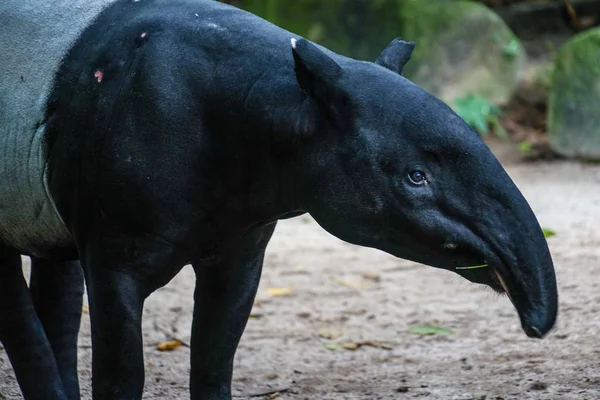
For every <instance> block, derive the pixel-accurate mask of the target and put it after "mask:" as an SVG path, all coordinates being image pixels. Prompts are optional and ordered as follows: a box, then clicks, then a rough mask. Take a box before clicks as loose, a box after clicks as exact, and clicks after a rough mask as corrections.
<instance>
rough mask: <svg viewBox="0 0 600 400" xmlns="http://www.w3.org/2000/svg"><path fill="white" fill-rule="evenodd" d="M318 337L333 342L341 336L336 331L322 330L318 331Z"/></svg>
mask: <svg viewBox="0 0 600 400" xmlns="http://www.w3.org/2000/svg"><path fill="white" fill-rule="evenodd" d="M319 336H320V337H322V338H323V339H329V340H335V339H337V338H339V337H340V336H341V334H340V332H339V331H338V330H337V329H333V328H323V329H320V330H319Z"/></svg>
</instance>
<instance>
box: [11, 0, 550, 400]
mask: <svg viewBox="0 0 600 400" xmlns="http://www.w3.org/2000/svg"><path fill="white" fill-rule="evenodd" d="M407 39H409V38H407ZM414 46H415V43H414V42H412V41H406V40H404V39H400V38H396V39H393V40H392V41H391V43H390V44H389V45H388V47H387V48H385V49H384V50H383V52H382V53H381V55H380V56H379V58H378V59H377V60H375V61H374V62H370V61H360V60H355V59H352V58H348V57H345V56H343V55H340V54H337V53H335V52H333V51H331V50H328V49H327V48H324V47H322V46H320V45H318V44H315V43H313V42H311V41H309V40H307V39H305V38H303V37H301V36H299V35H296V34H293V33H291V32H288V31H286V30H284V29H281V28H279V27H277V26H275V25H273V24H271V23H269V22H267V21H265V20H263V19H261V18H259V17H257V16H255V15H252V14H250V13H248V12H246V11H243V10H240V9H238V8H235V7H233V6H229V5H225V4H222V3H219V2H216V1H212V0H211V1H209V0H85V1H84V0H52V1H49V0H3V1H2V2H1V3H0V244H1V247H0V341H1V342H2V344H3V346H4V348H5V350H6V352H7V354H8V357H9V358H10V361H11V363H12V366H13V369H14V372H15V375H16V377H17V380H18V382H19V385H20V388H21V390H22V392H23V395H24V397H25V398H27V399H44V400H49V399H78V398H79V397H80V394H79V384H78V376H77V334H78V328H79V322H80V318H81V303H82V293H83V288H84V283H85V287H86V288H87V295H88V301H89V307H90V318H91V329H92V345H93V346H92V347H93V349H92V353H93V361H92V371H93V377H92V395H93V398H94V399H140V398H141V396H142V392H143V387H144V362H143V349H142V333H141V325H140V322H141V318H142V308H143V304H144V300H145V299H146V298H147V296H149V295H150V294H151V293H152V292H153V291H155V290H156V289H157V288H160V287H162V286H164V285H165V284H167V283H168V282H169V281H170V280H171V279H172V278H173V277H174V276H175V275H176V274H177V273H178V272H179V271H180V269H181V268H182V267H183V266H184V265H188V264H191V265H193V267H194V270H195V273H196V289H195V294H194V314H193V326H192V338H191V373H190V393H191V398H192V399H205V400H208V399H229V398H231V378H232V369H233V359H234V354H235V351H236V348H237V345H238V341H239V340H240V337H241V335H242V332H243V330H244V328H245V325H246V321H247V318H248V316H249V313H250V310H251V308H252V304H253V299H254V297H255V294H256V290H257V285H258V283H259V279H260V274H261V268H262V264H263V258H264V254H265V248H266V247H267V244H268V242H269V240H270V238H271V236H272V234H273V231H274V229H275V225H276V223H277V221H278V220H281V219H286V218H291V217H295V216H298V215H301V214H304V213H308V214H309V215H310V216H312V218H314V219H315V220H316V221H317V223H318V224H319V225H320V226H322V227H323V228H324V229H325V230H327V231H328V232H330V233H331V234H333V235H335V236H336V237H338V238H340V239H342V240H344V241H346V242H349V243H352V244H356V245H360V246H367V247H371V248H376V249H379V250H381V251H384V252H387V253H389V254H391V255H393V256H396V257H399V258H403V259H407V260H412V261H415V262H418V263H422V264H426V265H429V266H433V267H436V268H442V269H446V270H449V271H454V272H456V273H458V274H460V275H461V276H463V277H464V278H466V279H468V280H469V281H472V282H475V283H478V284H484V285H488V286H489V287H491V288H493V289H495V290H496V291H498V292H501V293H506V294H507V295H508V296H509V298H510V299H511V300H512V302H513V304H514V306H515V308H516V311H517V313H518V315H519V318H520V322H521V325H522V327H523V330H524V332H525V333H526V334H527V335H528V336H530V337H534V338H541V337H543V336H545V335H546V334H547V333H548V332H549V331H550V330H551V329H552V328H553V326H554V324H555V320H556V316H557V310H558V294H557V287H556V286H557V285H556V279H555V273H554V267H553V261H552V257H551V254H550V252H549V249H548V246H547V243H546V239H545V238H544V235H543V233H542V230H541V229H540V226H539V223H538V221H537V218H536V216H535V215H534V213H533V211H532V209H531V208H530V206H529V205H528V203H527V201H526V200H525V198H524V196H523V195H522V194H521V192H520V191H519V189H518V188H517V187H516V185H515V183H514V182H513V181H512V180H511V178H510V177H509V175H508V174H507V172H506V171H505V170H504V169H503V167H502V166H501V164H500V163H499V161H498V160H497V159H496V158H495V156H494V155H493V153H492V152H491V151H490V149H489V148H488V146H487V145H486V144H485V143H484V141H482V140H481V138H480V137H479V136H478V134H477V133H476V132H475V131H474V130H473V129H471V127H470V126H469V125H468V124H467V123H466V122H465V121H464V120H462V119H461V118H460V117H459V116H458V115H457V114H455V113H454V112H453V111H452V109H451V108H450V107H448V106H447V105H446V104H445V103H444V102H442V101H441V100H439V99H438V98H436V97H435V96H433V95H432V94H430V93H428V92H426V91H425V90H423V89H422V88H420V87H419V86H418V85H415V84H414V83H413V82H411V81H410V80H409V79H407V78H405V77H403V76H402V70H403V67H404V65H405V64H406V63H407V62H408V61H409V58H410V56H411V53H412V51H413V47H414ZM22 255H23V256H29V257H30V258H31V260H32V271H31V277H30V282H29V285H28V284H27V282H26V280H25V278H24V277H23V273H22V269H21V256H22ZM475 265H477V266H485V267H482V268H470V269H469V268H465V267H469V266H475Z"/></svg>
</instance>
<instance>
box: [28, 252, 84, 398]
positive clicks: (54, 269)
mask: <svg viewBox="0 0 600 400" xmlns="http://www.w3.org/2000/svg"><path fill="white" fill-rule="evenodd" d="M29 289H30V291H31V296H32V297H33V304H34V305H35V310H36V312H37V315H38V317H39V319H40V321H41V322H42V325H43V326H44V331H45V332H46V337H47V338H48V341H49V342H50V345H51V346H52V351H53V352H54V357H55V359H56V363H57V365H58V369H59V372H60V376H61V378H62V382H63V385H64V388H65V392H66V394H67V397H68V398H69V399H70V400H75V399H79V398H80V395H79V380H78V377H77V335H78V334H79V325H80V322H81V306H82V302H83V271H82V269H81V265H80V264H79V262H78V261H71V262H56V261H48V260H43V259H39V258H32V259H31V280H30V283H29Z"/></svg>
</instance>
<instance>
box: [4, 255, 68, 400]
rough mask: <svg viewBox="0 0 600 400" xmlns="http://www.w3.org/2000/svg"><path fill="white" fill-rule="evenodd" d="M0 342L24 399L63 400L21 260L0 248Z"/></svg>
mask: <svg viewBox="0 0 600 400" xmlns="http://www.w3.org/2000/svg"><path fill="white" fill-rule="evenodd" d="M0 341H1V342H2V344H3V345H4V348H5V350H6V353H7V354H8V358H9V359H10V362H11V364H12V366H13V369H14V371H15V375H16V377H17V381H18V382H19V386H20V387H21V391H22V392H23V395H24V396H25V399H28V400H29V399H40V400H42V399H43V400H47V399H48V400H50V399H51V400H55V399H66V398H67V397H66V395H65V391H64V389H63V384H62V381H61V378H60V374H59V372H58V367H57V365H56V360H55V358H54V354H53V353H52V348H51V347H50V344H49V342H48V340H47V339H46V334H45V333H44V328H43V327H42V324H41V322H40V320H39V319H38V317H37V315H36V312H35V309H34V306H33V301H32V299H31V295H30V293H29V289H28V288H27V283H26V282H25V278H24V277H23V271H22V269H21V256H20V254H19V253H17V252H16V251H13V250H11V249H7V248H4V247H2V246H0Z"/></svg>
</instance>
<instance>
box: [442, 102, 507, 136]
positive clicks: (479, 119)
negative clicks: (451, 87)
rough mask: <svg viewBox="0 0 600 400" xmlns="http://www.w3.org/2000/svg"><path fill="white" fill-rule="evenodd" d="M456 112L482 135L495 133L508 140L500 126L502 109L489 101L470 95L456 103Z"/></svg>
mask: <svg viewBox="0 0 600 400" xmlns="http://www.w3.org/2000/svg"><path fill="white" fill-rule="evenodd" d="M454 111H456V113H457V114H458V115H459V116H460V117H461V118H462V119H464V120H465V121H466V122H467V123H468V124H469V125H471V127H472V128H473V129H475V130H476V131H477V132H478V133H479V134H480V135H482V136H486V135H488V134H489V133H490V132H494V133H495V134H496V135H497V136H499V137H501V138H506V131H505V130H504V128H502V125H501V124H500V108H499V107H498V106H496V105H495V104H492V103H490V102H489V101H488V100H486V99H484V98H482V97H479V96H473V95H471V94H469V95H467V96H463V97H460V98H458V99H456V100H455V101H454Z"/></svg>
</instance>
